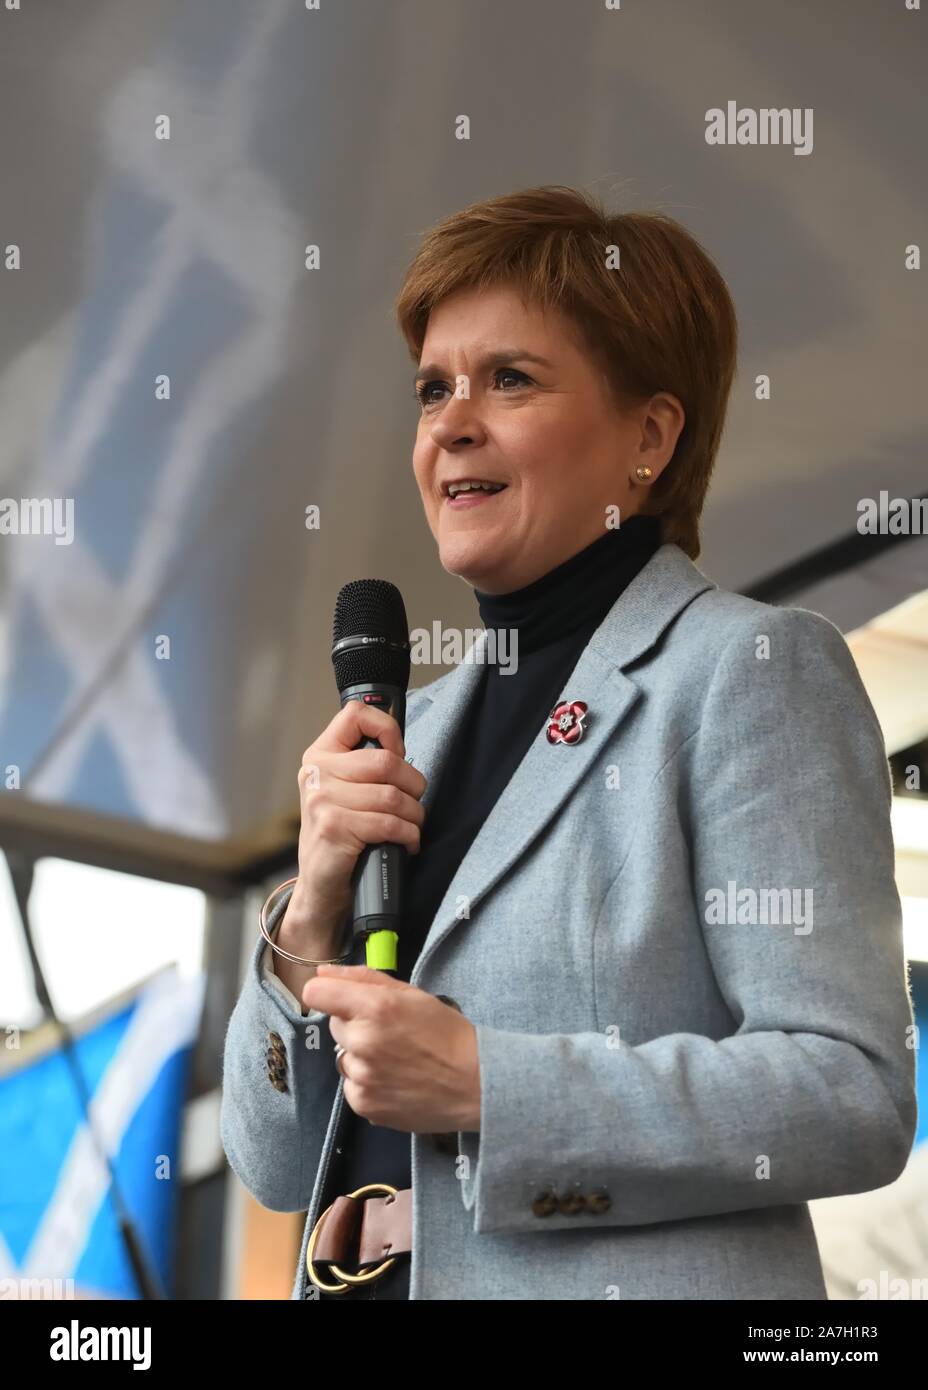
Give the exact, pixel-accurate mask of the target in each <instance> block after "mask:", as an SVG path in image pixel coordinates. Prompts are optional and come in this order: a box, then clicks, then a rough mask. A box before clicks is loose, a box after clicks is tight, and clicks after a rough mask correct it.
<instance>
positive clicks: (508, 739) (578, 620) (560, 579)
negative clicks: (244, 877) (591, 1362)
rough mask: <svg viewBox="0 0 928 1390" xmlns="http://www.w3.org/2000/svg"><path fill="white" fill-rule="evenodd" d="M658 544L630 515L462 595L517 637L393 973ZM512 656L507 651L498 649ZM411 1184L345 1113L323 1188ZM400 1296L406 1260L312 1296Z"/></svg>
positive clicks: (454, 778)
mask: <svg viewBox="0 0 928 1390" xmlns="http://www.w3.org/2000/svg"><path fill="white" fill-rule="evenodd" d="M659 545H660V523H659V521H658V520H657V519H656V518H654V517H645V516H633V517H630V518H629V519H628V520H627V521H625V522H623V524H622V526H621V528H619V529H616V530H613V531H606V532H604V534H603V535H602V536H600V537H599V538H598V539H597V540H595V541H593V543H592V544H591V545H588V546H586V548H585V549H583V550H581V551H580V552H579V553H578V554H576V555H573V556H571V558H570V559H569V560H565V561H564V563H563V564H561V565H558V566H557V567H556V568H555V569H553V570H550V571H549V572H548V573H547V574H545V575H543V576H542V577H541V579H537V580H535V581H534V582H533V583H532V584H528V585H526V586H525V588H522V589H517V590H515V591H514V592H513V593H509V594H486V593H483V592H481V591H480V590H479V589H475V590H474V593H475V596H476V599H477V605H478V608H479V610H480V617H481V619H482V621H483V624H484V626H485V627H486V628H487V629H488V630H489V629H498V630H502V629H505V630H506V631H507V634H509V633H512V632H515V633H516V634H517V643H518V646H517V652H518V660H517V663H516V666H515V670H514V671H513V673H512V674H509V675H507V674H505V673H504V665H503V664H502V658H500V662H499V663H497V664H496V665H486V666H484V667H483V670H482V671H481V674H480V677H479V680H478V683H477V688H476V690H475V692H474V697H473V699H472V700H471V701H470V702H469V705H468V709H467V711H466V713H465V716H464V718H463V719H462V720H461V722H460V723H459V725H458V727H457V728H456V729H455V731H454V735H453V740H454V741H453V743H452V745H451V748H450V750H449V753H448V757H447V760H446V762H445V765H444V767H443V769H442V772H441V775H440V778H439V782H438V785H437V787H436V788H435V792H434V795H433V797H432V800H431V804H430V806H429V809H428V811H427V813H426V818H425V823H424V825H423V828H422V847H421V850H420V852H419V854H417V855H414V856H412V857H411V858H410V859H409V861H408V865H407V881H406V908H405V911H404V915H403V927H402V929H401V931H400V940H399V952H398V959H397V965H398V969H397V970H396V971H395V972H394V973H395V975H396V976H397V978H399V979H402V980H408V979H409V977H410V975H411V974H412V971H413V967H414V966H415V963H416V960H417V958H418V956H419V953H420V951H421V950H422V946H423V943H424V941H425V938H426V936H427V935H428V930H429V927H430V926H431V923H432V920H433V919H434V917H435V914H436V912H437V911H438V908H439V906H440V904H441V901H442V898H443V897H444V896H445V892H446V890H447V887H448V884H449V883H450V882H451V880H452V878H453V877H454V875H455V873H456V872H457V869H458V866H459V865H460V863H461V860H462V859H463V858H464V855H465V854H466V853H467V851H468V849H469V848H470V846H471V844H472V843H473V841H474V839H475V838H476V836H477V832H478V831H479V830H480V827H481V826H482V825H483V823H484V821H485V820H486V818H487V816H488V815H489V814H490V812H491V811H492V809H493V807H494V806H495V804H496V802H497V800H498V799H499V796H500V794H501V793H502V791H503V789H504V788H505V787H506V785H507V784H508V782H509V780H510V778H511V777H512V775H513V773H514V772H515V770H516V768H517V767H518V766H519V763H520V762H521V761H522V759H523V757H524V756H525V754H526V752H527V750H528V747H529V744H530V743H531V742H532V740H533V739H535V738H537V737H539V735H542V731H543V729H544V727H545V724H546V721H547V717H548V715H549V714H550V712H551V710H552V709H553V707H554V705H555V704H556V703H557V700H558V698H559V696H560V695H561V693H562V692H564V693H565V694H566V695H567V696H568V697H570V698H581V699H582V698H587V699H590V698H591V697H592V699H591V702H592V703H595V697H596V692H595V691H579V692H578V691H570V690H567V691H565V685H566V683H567V681H568V678H569V677H570V674H571V672H572V671H573V669H574V667H575V666H576V664H577V662H578V660H579V659H580V654H581V653H582V651H583V649H584V647H585V646H586V644H587V642H588V641H589V640H590V638H591V637H592V635H593V633H594V632H595V630H596V628H597V627H599V624H600V623H601V622H602V620H603V618H604V617H605V616H606V614H607V613H608V611H609V609H610V608H611V607H612V605H613V604H614V603H615V601H616V599H617V598H618V597H619V595H620V594H621V592H622V591H623V589H625V587H626V586H627V585H628V584H629V583H630V582H631V580H632V579H634V577H635V575H636V574H637V573H638V572H639V570H641V569H643V567H644V566H645V565H646V564H647V562H648V560H649V559H650V558H651V556H652V555H653V554H654V552H655V550H656V549H657V548H658V546H659ZM505 650H508V651H509V653H510V658H511V652H512V640H511V638H510V639H509V648H508V649H505V648H501V651H505ZM371 1182H388V1183H392V1184H393V1186H395V1187H399V1188H403V1187H410V1186H411V1185H412V1174H411V1139H410V1135H409V1134H408V1133H406V1132H405V1131H402V1130H395V1129H388V1128H386V1127H384V1126H379V1125H371V1124H369V1123H368V1122H367V1121H366V1120H359V1118H358V1117H357V1116H356V1115H354V1114H353V1112H349V1115H348V1122H347V1124H346V1126H345V1134H344V1144H343V1148H342V1151H341V1157H340V1160H338V1161H336V1162H334V1163H333V1164H332V1168H331V1172H330V1184H329V1185H330V1192H329V1194H328V1195H327V1196H326V1197H325V1199H324V1205H325V1204H327V1203H328V1202H330V1201H332V1199H333V1197H334V1196H335V1195H336V1194H337V1193H343V1192H352V1191H354V1189H355V1188H356V1187H361V1186H362V1185H364V1184H365V1183H371ZM408 1297H409V1256H408V1255H404V1256H401V1257H399V1258H398V1259H397V1263H396V1264H395V1265H394V1266H393V1268H392V1269H391V1270H390V1271H389V1272H388V1273H387V1274H386V1275H384V1276H383V1277H382V1278H380V1279H378V1280H376V1281H375V1282H374V1283H373V1284H370V1285H368V1286H367V1287H365V1288H362V1289H359V1290H352V1291H351V1292H350V1293H346V1294H342V1295H336V1294H322V1295H321V1298H322V1299H327V1298H333V1299H334V1298H341V1299H343V1300H345V1299H348V1300H351V1299H358V1298H360V1299H364V1300H370V1299H374V1300H388V1299H389V1300H396V1299H406V1298H408Z"/></svg>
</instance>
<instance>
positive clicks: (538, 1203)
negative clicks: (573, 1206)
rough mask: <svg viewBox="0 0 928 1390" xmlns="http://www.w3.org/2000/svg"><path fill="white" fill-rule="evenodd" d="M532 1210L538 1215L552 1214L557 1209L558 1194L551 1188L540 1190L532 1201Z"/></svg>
mask: <svg viewBox="0 0 928 1390" xmlns="http://www.w3.org/2000/svg"><path fill="white" fill-rule="evenodd" d="M532 1211H533V1212H534V1213H535V1215H536V1216H550V1215H551V1213H552V1212H553V1211H557V1194H556V1193H555V1192H552V1191H550V1189H546V1190H545V1191H544V1192H539V1194H538V1196H537V1197H536V1198H535V1200H534V1202H533V1203H532Z"/></svg>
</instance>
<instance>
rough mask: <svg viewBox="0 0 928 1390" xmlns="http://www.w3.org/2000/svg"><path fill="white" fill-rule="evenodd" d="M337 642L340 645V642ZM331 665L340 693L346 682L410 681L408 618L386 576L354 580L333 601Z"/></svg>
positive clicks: (402, 684) (404, 683)
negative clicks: (333, 668) (384, 577)
mask: <svg viewBox="0 0 928 1390" xmlns="http://www.w3.org/2000/svg"><path fill="white" fill-rule="evenodd" d="M340 644H342V645H340ZM332 665H333V666H334V667H335V682H336V684H337V686H338V689H339V691H343V690H345V689H347V687H348V686H351V685H366V684H367V683H368V682H370V683H371V684H374V685H396V686H399V688H400V689H401V690H405V689H406V688H407V687H408V685H409V622H408V619H407V617H406V605H405V604H404V603H403V595H402V594H401V593H400V591H399V589H398V588H397V587H396V585H395V584H391V583H390V582H389V580H387V579H353V580H352V581H351V583H350V584H346V585H345V586H344V588H343V589H342V590H341V592H340V593H339V595H338V598H337V599H336V602H335V620H334V622H333V624H332Z"/></svg>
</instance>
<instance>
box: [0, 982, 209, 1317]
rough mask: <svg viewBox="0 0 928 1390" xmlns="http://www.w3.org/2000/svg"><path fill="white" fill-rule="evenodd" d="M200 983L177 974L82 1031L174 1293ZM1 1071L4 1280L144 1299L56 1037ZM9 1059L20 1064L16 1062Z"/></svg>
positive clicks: (123, 1176)
mask: <svg viewBox="0 0 928 1390" xmlns="http://www.w3.org/2000/svg"><path fill="white" fill-rule="evenodd" d="M202 997H203V977H202V976H201V977H198V978H196V979H194V980H189V979H181V978H180V977H179V976H178V974H177V972H176V971H175V970H174V969H173V968H171V969H169V970H165V971H163V972H161V973H160V974H159V975H157V976H156V977H155V978H154V979H153V980H151V981H150V982H149V983H148V984H146V985H145V986H143V987H142V988H141V989H140V990H139V992H138V993H137V995H136V996H135V997H134V998H133V999H132V1001H131V1002H130V1003H129V1004H128V1006H127V1005H126V1004H125V1003H124V1002H121V1003H120V1004H119V1005H118V1006H117V1007H116V1008H115V1009H114V1010H113V1011H112V1012H111V1013H110V1014H108V1015H107V1016H105V1017H104V1018H103V1019H102V1020H101V1021H98V1022H96V1023H95V1024H94V1026H92V1027H90V1028H88V1029H86V1030H82V1029H81V1028H80V1026H79V1025H78V1027H77V1028H76V1029H75V1031H76V1032H78V1034H79V1036H78V1037H77V1039H76V1043H75V1047H76V1053H77V1057H78V1059H79V1062H80V1068H81V1072H82V1074H83V1076H84V1078H85V1085H86V1089H87V1091H88V1093H89V1095H90V1098H91V1106H92V1113H93V1116H94V1129H95V1132H96V1134H97V1135H98V1137H99V1138H100V1139H101V1140H102V1143H103V1144H104V1146H105V1148H106V1152H107V1153H108V1154H109V1155H110V1156H111V1158H112V1160H113V1165H114V1168H115V1170H116V1175H117V1180H118V1182H119V1185H120V1190H121V1192H122V1196H123V1200H124V1202H125V1203H126V1206H127V1207H128V1210H129V1212H130V1214H131V1216H132V1218H133V1221H134V1224H135V1227H136V1231H137V1232H138V1234H139V1237H140V1239H141V1241H142V1244H143V1247H144V1249H145V1251H146V1253H147V1256H148V1259H149V1263H150V1264H151V1266H152V1267H153V1269H154V1270H155V1272H156V1273H157V1275H158V1276H159V1278H160V1280H161V1283H162V1287H163V1288H164V1290H165V1292H166V1293H168V1294H170V1292H171V1270H172V1257H173V1247H174V1228H175V1215H176V1209H177V1202H178V1198H179V1195H180V1153H179V1139H180V1128H181V1118H182V1113H183V1106H184V1100H185V1098H186V1091H187V1075H188V1065H189V1060H190V1054H191V1048H192V1045H193V1043H194V1041H195V1038H196V1034H197V1029H198V1025H199V1017H200V1010H201V1005H202ZM40 1053H41V1055H38V1056H36V1055H35V1054H33V1055H32V1056H30V1054H29V1049H28V1047H27V1045H26V1044H25V1043H24V1045H23V1048H22V1055H21V1058H18V1057H17V1053H16V1052H10V1051H9V1050H6V1051H4V1053H3V1059H2V1061H3V1068H2V1071H0V1280H6V1279H10V1278H13V1279H42V1280H58V1281H61V1284H62V1286H63V1287H67V1285H66V1284H65V1281H67V1280H71V1279H73V1281H74V1292H75V1293H76V1294H77V1295H80V1294H81V1293H82V1292H85V1293H90V1294H91V1295H93V1294H101V1295H110V1296H112V1297H116V1298H137V1297H138V1296H139V1291H138V1289H137V1287H136V1283H135V1279H134V1276H133V1273H132V1268H131V1265H130V1263H129V1260H128V1258H127V1256H126V1251H125V1249H124V1247H123V1244H122V1241H121V1239H120V1236H119V1230H118V1223H117V1220H116V1213H115V1211H114V1207H113V1203H112V1201H111V1199H110V1195H109V1189H110V1184H109V1175H108V1171H107V1168H106V1165H105V1163H104V1161H103V1159H102V1157H101V1155H100V1153H99V1150H98V1148H97V1146H96V1145H95V1143H94V1142H93V1140H92V1138H91V1135H90V1132H89V1130H88V1127H87V1124H86V1122H85V1119H84V1115H83V1112H82V1108H81V1105H80V1101H79V1096H78V1093H77V1090H76V1088H75V1084H74V1080H73V1076H72V1072H71V1069H70V1067H69V1065H68V1061H67V1058H66V1057H65V1055H64V1053H63V1052H62V1050H61V1048H60V1046H55V1045H54V1042H52V1043H51V1045H49V1046H48V1047H45V1048H42V1049H40ZM11 1059H12V1060H11Z"/></svg>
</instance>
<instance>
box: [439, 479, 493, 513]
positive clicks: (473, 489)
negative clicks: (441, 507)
mask: <svg viewBox="0 0 928 1390" xmlns="http://www.w3.org/2000/svg"><path fill="white" fill-rule="evenodd" d="M505 491H506V484H505V483H471V484H469V485H467V484H464V485H461V484H459V483H452V484H451V486H450V488H446V489H445V503H446V505H447V506H449V507H453V508H454V509H455V510H460V509H461V508H463V507H476V506H479V505H480V504H481V503H482V502H490V501H492V499H493V498H494V497H498V496H499V495H500V493H501V492H505Z"/></svg>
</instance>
